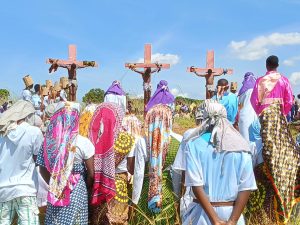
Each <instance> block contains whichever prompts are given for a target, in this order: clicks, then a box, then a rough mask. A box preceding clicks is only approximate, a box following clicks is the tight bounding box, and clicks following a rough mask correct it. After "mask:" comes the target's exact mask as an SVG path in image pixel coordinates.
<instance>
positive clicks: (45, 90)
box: [41, 85, 49, 96]
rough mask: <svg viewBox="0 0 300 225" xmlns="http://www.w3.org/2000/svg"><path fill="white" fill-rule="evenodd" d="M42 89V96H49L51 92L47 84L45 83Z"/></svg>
mask: <svg viewBox="0 0 300 225" xmlns="http://www.w3.org/2000/svg"><path fill="white" fill-rule="evenodd" d="M41 89H42V90H41V93H42V96H47V95H48V94H49V88H48V87H47V86H45V85H43V86H42V88H41Z"/></svg>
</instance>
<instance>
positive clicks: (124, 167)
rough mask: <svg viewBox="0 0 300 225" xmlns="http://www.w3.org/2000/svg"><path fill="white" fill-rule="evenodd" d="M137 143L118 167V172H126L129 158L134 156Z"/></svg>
mask: <svg viewBox="0 0 300 225" xmlns="http://www.w3.org/2000/svg"><path fill="white" fill-rule="evenodd" d="M134 150H135V145H134V146H133V147H132V149H131V150H130V152H129V153H128V155H127V156H126V157H125V158H124V159H123V160H122V161H121V162H120V164H119V165H118V166H117V168H116V173H126V172H127V171H128V169H127V158H129V157H133V156H134Z"/></svg>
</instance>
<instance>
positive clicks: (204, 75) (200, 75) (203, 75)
mask: <svg viewBox="0 0 300 225" xmlns="http://www.w3.org/2000/svg"><path fill="white" fill-rule="evenodd" d="M193 72H194V74H196V75H197V76H198V77H206V76H207V75H206V74H200V73H198V72H196V71H193Z"/></svg>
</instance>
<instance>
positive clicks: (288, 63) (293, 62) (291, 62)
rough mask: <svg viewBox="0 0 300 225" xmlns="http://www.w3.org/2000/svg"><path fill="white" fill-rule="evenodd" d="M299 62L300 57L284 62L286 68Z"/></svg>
mask: <svg viewBox="0 0 300 225" xmlns="http://www.w3.org/2000/svg"><path fill="white" fill-rule="evenodd" d="M297 61H300V56H295V57H292V58H289V59H286V60H284V61H283V64H284V65H286V66H294V65H295V63H296V62H297Z"/></svg>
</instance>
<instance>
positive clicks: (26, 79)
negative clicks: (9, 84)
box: [23, 75, 33, 87]
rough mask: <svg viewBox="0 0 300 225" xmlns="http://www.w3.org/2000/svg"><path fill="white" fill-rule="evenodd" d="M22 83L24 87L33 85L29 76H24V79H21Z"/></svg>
mask: <svg viewBox="0 0 300 225" xmlns="http://www.w3.org/2000/svg"><path fill="white" fill-rule="evenodd" d="M23 81H24V83H25V86H26V87H29V86H31V85H33V80H32V78H31V76H30V75H26V76H25V77H23Z"/></svg>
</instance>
